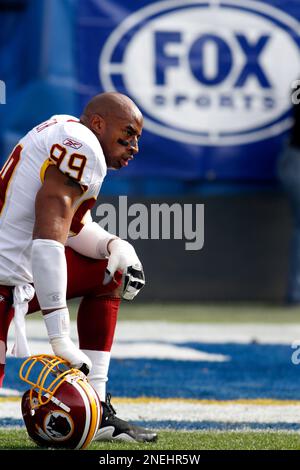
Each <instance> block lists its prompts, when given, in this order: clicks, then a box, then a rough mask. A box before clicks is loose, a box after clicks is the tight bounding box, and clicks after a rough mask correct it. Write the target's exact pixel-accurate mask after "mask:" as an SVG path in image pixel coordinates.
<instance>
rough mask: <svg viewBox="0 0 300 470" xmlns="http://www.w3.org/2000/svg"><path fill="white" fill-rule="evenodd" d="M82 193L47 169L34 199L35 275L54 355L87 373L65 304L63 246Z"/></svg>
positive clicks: (58, 173) (54, 169) (86, 360)
mask: <svg viewBox="0 0 300 470" xmlns="http://www.w3.org/2000/svg"><path fill="white" fill-rule="evenodd" d="M81 194H82V188H81V186H80V185H79V184H78V183H77V182H76V181H74V180H72V179H71V178H70V177H69V176H66V175H64V174H63V173H62V172H61V171H59V170H58V168H57V167H56V166H50V167H49V168H48V170H47V172H46V174H45V179H44V183H43V185H42V187H41V188H40V190H39V191H38V193H37V195H36V200H35V225H34V230H33V244H32V274H33V282H34V287H35V290H36V294H37V298H38V300H39V303H40V307H41V310H42V311H43V315H44V320H45V324H46V327H47V331H48V336H49V340H50V343H51V346H52V349H53V352H54V354H55V355H57V356H60V357H62V358H63V359H65V360H67V361H68V362H70V364H71V366H73V367H77V368H81V369H82V370H83V371H84V372H88V370H87V369H90V368H91V363H90V360H89V358H88V357H87V356H86V355H85V354H84V353H82V351H80V350H79V349H78V348H77V347H76V346H75V344H74V343H73V342H72V341H71V339H70V333H69V323H70V319H69V311H68V308H67V303H66V291H67V264H66V258H65V249H64V245H65V242H66V240H67V236H68V233H69V230H70V226H71V222H72V218H73V216H74V204H75V203H76V201H77V200H78V198H80V196H81Z"/></svg>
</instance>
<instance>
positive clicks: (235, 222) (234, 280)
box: [0, 0, 300, 301]
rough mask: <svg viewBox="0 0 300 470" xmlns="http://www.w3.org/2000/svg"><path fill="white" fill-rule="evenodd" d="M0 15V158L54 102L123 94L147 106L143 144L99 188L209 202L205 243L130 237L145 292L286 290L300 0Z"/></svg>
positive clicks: (62, 5)
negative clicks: (285, 153) (288, 168)
mask: <svg viewBox="0 0 300 470" xmlns="http://www.w3.org/2000/svg"><path fill="white" fill-rule="evenodd" d="M0 21H1V29H0V80H2V81H3V82H4V83H5V89H4V88H3V87H1V92H0V101H1V105H0V122H1V126H0V156H1V157H0V159H1V161H4V160H5V159H6V157H7V155H8V153H9V152H10V150H11V149H12V147H13V146H14V145H15V143H16V142H17V140H18V138H19V137H20V136H22V135H23V134H24V133H25V132H27V130H29V129H30V128H31V127H32V126H34V125H36V124H38V123H39V122H41V121H43V120H45V119H47V118H48V117H49V116H51V115H52V114H57V113H69V114H74V115H77V116H79V115H80V112H81V110H82V107H83V106H84V105H85V104H86V103H87V101H88V100H89V99H90V98H91V97H92V96H93V95H94V94H96V93H99V92H101V91H105V90H117V91H120V92H124V93H126V94H128V95H130V96H131V97H132V98H133V99H134V100H135V101H136V102H137V104H138V105H139V107H140V108H141V110H142V111H143V113H144V116H145V130H144V132H143V136H142V140H141V148H140V155H139V157H138V158H136V160H135V161H134V162H132V164H131V165H130V167H128V168H126V170H125V171H121V172H117V173H113V172H112V173H111V174H109V175H108V177H107V180H106V181H105V184H104V186H103V189H102V192H101V199H100V200H103V201H110V200H111V198H116V196H117V195H120V194H123V195H129V196H131V197H132V198H133V200H134V201H135V202H136V201H144V202H145V204H149V203H151V201H152V200H158V199H159V200H160V201H167V200H169V201H173V202H174V201H179V202H181V203H184V202H185V201H189V202H193V203H197V202H198V203H199V202H201V203H205V215H206V219H205V220H206V222H205V246H204V248H203V250H201V251H199V252H197V253H196V252H194V253H193V252H191V253H187V252H186V251H184V250H182V249H180V247H179V245H177V242H176V241H174V242H169V243H168V246H167V249H166V245H165V242H164V241H162V242H156V241H148V242H147V241H145V240H141V241H136V242H135V243H136V244H137V246H138V247H139V250H140V251H142V252H143V253H144V256H145V259H146V261H145V262H146V265H147V268H148V272H149V276H150V279H149V282H148V289H147V290H146V289H145V293H144V294H143V296H141V297H142V299H144V300H150V299H154V298H155V299H161V300H168V299H174V300H176V299H188V298H190V299H193V300H234V299H236V300H247V299H249V300H276V301H280V300H282V298H283V296H284V286H285V278H286V269H287V253H288V240H289V231H290V219H289V212H288V206H287V202H286V199H285V197H284V195H283V194H282V192H281V190H280V188H279V185H278V182H277V178H276V162H277V159H278V156H279V153H280V151H281V150H282V148H283V146H284V145H285V142H286V140H287V138H288V135H289V131H290V128H291V126H292V122H293V121H292V117H291V93H292V83H293V82H294V81H295V80H296V79H297V78H299V77H300V73H299V69H300V67H299V65H300V63H299V47H300V24H299V21H300V3H299V1H298V0H268V1H254V0H224V1H223V0H220V1H213V0H211V1H208V0H207V1H205V0H198V1H196V0H191V1H190V0H186V1H179V0H170V1H157V2H151V1H145V0H141V1H139V2H136V1H133V0H132V1H131V0H127V1H123V0H122V1H121V0H112V1H107V0H101V1H100V0H11V1H9V0H2V1H1V3H0ZM4 91H5V93H4ZM167 198H169V199H167ZM114 201H115V202H116V200H114ZM152 247H153V250H155V253H156V254H157V259H156V260H155V261H156V262H155V263H153V261H152V262H151V259H150V258H149V259H148V256H149V253H151V252H153V250H152ZM157 264H159V266H160V270H159V272H158V271H157V269H156V265H157ZM275 267H276V268H275ZM170 272H172V275H170ZM183 285H184V286H183ZM162 286H166V288H165V289H163V288H162Z"/></svg>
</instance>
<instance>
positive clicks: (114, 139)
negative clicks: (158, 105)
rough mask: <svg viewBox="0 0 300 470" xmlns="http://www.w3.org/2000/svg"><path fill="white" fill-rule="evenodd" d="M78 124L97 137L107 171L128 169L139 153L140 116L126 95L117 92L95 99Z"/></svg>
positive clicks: (101, 95)
mask: <svg viewBox="0 0 300 470" xmlns="http://www.w3.org/2000/svg"><path fill="white" fill-rule="evenodd" d="M80 122H81V123H82V124H84V125H85V126H87V127H88V128H89V129H90V130H91V131H92V132H93V133H94V134H95V136H96V137H97V139H98V141H99V142H100V144H101V147H102V150H103V153H104V156H105V159H106V163H107V166H108V167H109V168H115V169H119V168H122V167H123V166H127V165H128V162H129V160H132V159H133V157H134V155H135V154H136V153H137V152H138V140H139V138H140V136H141V133H142V129H143V116H142V113H141V111H140V110H139V108H138V107H137V106H136V104H135V103H134V102H133V101H132V100H131V99H130V98H129V97H128V96H126V95H122V94H121V93H116V92H111V93H101V94H100V95H96V96H94V97H93V98H92V99H91V100H90V101H89V102H88V104H87V105H86V107H85V108H84V110H83V113H82V115H81V117H80Z"/></svg>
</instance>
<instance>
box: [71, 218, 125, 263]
mask: <svg viewBox="0 0 300 470" xmlns="http://www.w3.org/2000/svg"><path fill="white" fill-rule="evenodd" d="M114 238H118V237H116V236H115V235H112V234H111V233H109V232H107V231H106V230H104V228H102V227H101V226H100V225H99V224H97V223H96V222H91V223H87V224H85V225H84V226H83V228H82V229H81V231H80V232H79V233H78V235H75V236H74V237H69V238H68V240H67V243H66V245H67V246H69V247H71V248H73V250H75V251H77V253H80V254H81V255H84V256H88V257H89V258H94V259H100V258H106V257H107V256H109V252H108V250H107V245H108V242H109V241H110V240H112V239H114Z"/></svg>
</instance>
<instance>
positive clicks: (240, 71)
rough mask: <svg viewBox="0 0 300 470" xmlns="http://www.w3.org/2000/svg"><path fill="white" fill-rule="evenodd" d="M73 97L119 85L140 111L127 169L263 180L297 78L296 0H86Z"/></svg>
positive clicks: (271, 166)
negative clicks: (136, 146)
mask: <svg viewBox="0 0 300 470" xmlns="http://www.w3.org/2000/svg"><path fill="white" fill-rule="evenodd" d="M77 18H78V20H77V21H78V25H77V28H76V31H77V50H78V56H77V60H78V73H79V78H80V99H81V104H82V105H84V104H85V103H86V102H87V100H88V99H89V98H90V97H91V96H92V95H93V94H94V93H98V92H99V91H112V90H116V91H119V92H122V93H126V94H128V95H129V96H131V97H132V98H133V100H134V101H135V102H136V103H137V104H138V106H139V107H140V109H141V111H142V112H143V114H144V117H145V130H144V133H143V138H142V141H141V156H140V157H139V158H138V161H137V162H133V164H132V165H130V168H128V173H129V174H130V175H131V176H139V175H147V176H154V177H155V176H168V177H179V178H183V179H189V180H190V179H199V178H205V179H235V180H236V179H238V180H239V179H240V180H243V179H272V178H274V174H275V163H276V157H277V156H278V153H279V151H280V149H281V148H282V145H283V144H284V141H285V139H286V138H287V136H288V132H289V129H290V128H291V125H292V118H291V90H292V88H291V87H292V83H293V82H294V81H295V80H296V79H298V78H300V60H299V59H300V54H299V53H300V49H299V48H300V23H299V21H300V2H299V1H298V0H268V1H255V0H226V1H225V0H224V1H223V0H210V1H209V0H165V1H155V2H153V1H145V0H140V1H138V2H137V1H134V0H110V1H109V2H108V1H102V0H101V1H100V0H86V1H85V2H80V10H79V11H78V15H77Z"/></svg>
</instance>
